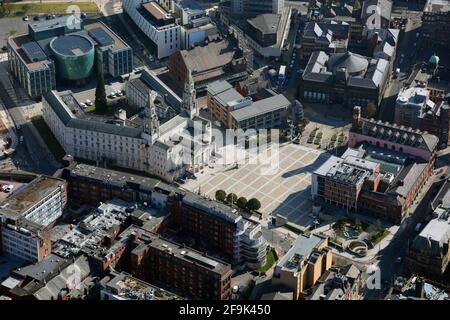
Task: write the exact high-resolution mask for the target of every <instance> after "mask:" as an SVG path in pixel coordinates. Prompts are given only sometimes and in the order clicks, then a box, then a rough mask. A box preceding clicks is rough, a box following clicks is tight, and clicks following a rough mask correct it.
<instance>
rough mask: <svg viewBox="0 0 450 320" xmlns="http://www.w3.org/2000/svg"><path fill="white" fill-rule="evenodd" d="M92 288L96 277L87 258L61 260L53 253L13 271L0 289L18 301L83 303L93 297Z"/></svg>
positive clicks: (0, 285) (82, 256)
mask: <svg viewBox="0 0 450 320" xmlns="http://www.w3.org/2000/svg"><path fill="white" fill-rule="evenodd" d="M94 286H95V277H94V276H92V270H91V268H90V266H89V263H88V259H87V257H86V256H84V255H81V256H78V257H76V258H71V259H62V258H61V257H59V256H56V255H53V254H52V255H50V256H48V257H46V258H45V259H44V260H42V261H40V262H37V263H35V264H32V265H28V266H25V267H22V268H18V269H16V270H13V271H12V272H11V275H10V276H9V277H8V278H7V279H6V280H4V281H3V282H2V283H1V284H0V289H3V290H5V291H6V293H7V295H8V296H9V297H11V298H13V299H20V300H85V299H88V298H91V299H92V298H93V295H92V294H91V290H92V289H93V288H94Z"/></svg>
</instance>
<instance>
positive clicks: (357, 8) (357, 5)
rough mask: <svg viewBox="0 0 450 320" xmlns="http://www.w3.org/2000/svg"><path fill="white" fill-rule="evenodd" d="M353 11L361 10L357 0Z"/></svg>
mask: <svg viewBox="0 0 450 320" xmlns="http://www.w3.org/2000/svg"><path fill="white" fill-rule="evenodd" d="M354 9H355V10H359V9H361V3H360V2H359V0H355V4H354Z"/></svg>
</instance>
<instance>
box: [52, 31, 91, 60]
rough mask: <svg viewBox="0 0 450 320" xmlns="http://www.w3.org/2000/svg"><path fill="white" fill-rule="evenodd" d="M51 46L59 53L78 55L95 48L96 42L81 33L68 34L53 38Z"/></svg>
mask: <svg viewBox="0 0 450 320" xmlns="http://www.w3.org/2000/svg"><path fill="white" fill-rule="evenodd" d="M50 47H51V48H52V50H54V51H55V53H57V54H62V55H65V56H72V57H77V56H81V55H83V54H85V53H87V52H89V51H91V50H93V49H94V44H93V43H92V41H91V39H89V38H88V37H85V36H82V35H79V34H68V35H65V36H61V37H58V38H55V39H53V40H52V41H51V42H50Z"/></svg>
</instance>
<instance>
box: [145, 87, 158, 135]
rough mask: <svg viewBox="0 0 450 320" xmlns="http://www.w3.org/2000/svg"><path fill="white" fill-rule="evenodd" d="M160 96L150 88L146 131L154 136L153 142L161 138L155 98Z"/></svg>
mask: <svg viewBox="0 0 450 320" xmlns="http://www.w3.org/2000/svg"><path fill="white" fill-rule="evenodd" d="M157 96H158V93H157V92H156V91H153V90H150V92H149V94H148V107H147V108H146V113H145V116H146V119H145V133H147V134H149V135H150V136H151V138H152V143H153V142H154V141H155V140H156V139H157V138H159V120H158V114H157V113H156V106H155V99H156V97H157Z"/></svg>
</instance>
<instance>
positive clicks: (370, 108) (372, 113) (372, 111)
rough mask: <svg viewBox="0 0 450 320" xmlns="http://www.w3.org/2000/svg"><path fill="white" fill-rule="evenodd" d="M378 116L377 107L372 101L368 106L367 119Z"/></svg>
mask: <svg viewBox="0 0 450 320" xmlns="http://www.w3.org/2000/svg"><path fill="white" fill-rule="evenodd" d="M376 114H377V106H376V105H375V103H374V102H373V101H370V102H369V103H368V104H367V117H368V118H375V115H376Z"/></svg>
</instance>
